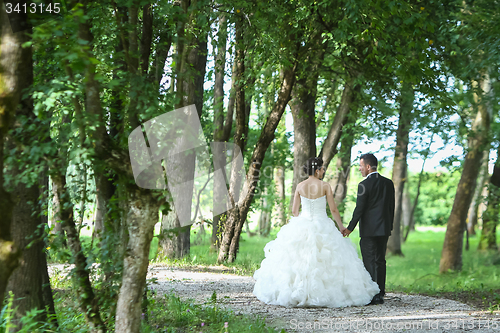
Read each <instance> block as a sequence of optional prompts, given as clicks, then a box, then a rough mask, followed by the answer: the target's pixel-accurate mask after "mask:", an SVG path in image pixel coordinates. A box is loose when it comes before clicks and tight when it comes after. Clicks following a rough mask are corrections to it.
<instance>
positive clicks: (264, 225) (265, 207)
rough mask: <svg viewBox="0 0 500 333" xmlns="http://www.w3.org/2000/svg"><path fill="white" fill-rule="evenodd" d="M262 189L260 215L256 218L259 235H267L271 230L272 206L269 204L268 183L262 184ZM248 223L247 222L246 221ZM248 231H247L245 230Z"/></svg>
mask: <svg viewBox="0 0 500 333" xmlns="http://www.w3.org/2000/svg"><path fill="white" fill-rule="evenodd" d="M263 188H264V189H263V191H262V206H261V210H260V216H259V220H258V229H259V235H261V236H268V235H269V232H270V231H271V212H270V210H271V209H272V207H274V206H271V207H270V205H269V199H268V196H269V192H268V190H267V189H268V185H267V184H266V185H264V186H263ZM246 225H248V222H247V223H246ZM247 233H248V231H247Z"/></svg>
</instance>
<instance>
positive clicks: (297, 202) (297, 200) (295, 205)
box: [292, 186, 300, 217]
mask: <svg viewBox="0 0 500 333" xmlns="http://www.w3.org/2000/svg"><path fill="white" fill-rule="evenodd" d="M299 210H300V195H299V186H297V188H296V189H295V195H294V196H293V207H292V215H293V216H295V217H297V216H299Z"/></svg>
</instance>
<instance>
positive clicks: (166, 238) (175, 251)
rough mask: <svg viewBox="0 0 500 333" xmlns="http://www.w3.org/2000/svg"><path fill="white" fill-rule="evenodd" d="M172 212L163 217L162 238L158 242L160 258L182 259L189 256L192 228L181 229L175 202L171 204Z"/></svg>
mask: <svg viewBox="0 0 500 333" xmlns="http://www.w3.org/2000/svg"><path fill="white" fill-rule="evenodd" d="M169 204H170V207H171V209H172V210H171V211H170V212H168V214H166V215H163V216H162V220H161V230H162V231H161V235H162V236H161V237H160V241H159V242H158V254H157V256H158V257H159V258H171V259H180V258H183V257H185V256H187V255H189V249H190V230H191V228H190V226H186V227H181V224H180V222H179V219H178V218H177V213H176V211H175V206H174V204H173V201H170V202H169Z"/></svg>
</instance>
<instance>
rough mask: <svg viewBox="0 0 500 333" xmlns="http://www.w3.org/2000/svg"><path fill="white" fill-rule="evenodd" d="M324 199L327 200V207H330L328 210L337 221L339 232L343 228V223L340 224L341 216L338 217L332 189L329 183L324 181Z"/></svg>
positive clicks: (338, 213)
mask: <svg viewBox="0 0 500 333" xmlns="http://www.w3.org/2000/svg"><path fill="white" fill-rule="evenodd" d="M326 201H328V207H330V212H331V213H332V216H333V219H334V220H335V222H337V225H338V226H339V230H340V232H342V231H343V230H345V227H344V224H342V218H341V217H340V212H339V210H338V209H337V205H336V204H335V200H333V191H332V188H331V186H330V184H328V183H326Z"/></svg>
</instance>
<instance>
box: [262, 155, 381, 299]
mask: <svg viewBox="0 0 500 333" xmlns="http://www.w3.org/2000/svg"><path fill="white" fill-rule="evenodd" d="M304 171H305V172H306V174H308V175H309V178H308V179H306V180H305V181H303V182H301V183H300V184H298V185H297V189H296V191H295V196H294V201H293V209H292V214H293V215H294V217H292V218H291V219H290V222H289V223H288V224H287V225H285V226H283V227H282V228H281V230H280V231H279V232H278V235H277V238H276V239H275V240H274V241H271V242H269V243H268V244H267V245H266V246H265V248H264V252H265V256H266V258H265V259H264V260H263V261H262V263H261V266H260V269H258V270H257V271H255V274H254V276H253V277H254V279H255V281H256V282H255V286H254V290H253V293H254V295H255V296H257V298H258V299H259V300H261V301H262V302H264V303H267V304H274V305H282V306H287V307H344V306H352V305H366V304H368V303H370V301H371V300H372V298H373V296H374V295H376V294H377V293H378V292H379V288H378V285H377V284H376V283H375V282H374V281H372V279H371V277H370V274H369V273H368V272H367V271H366V270H365V267H364V266H363V263H362V261H361V260H360V259H359V258H358V254H357V252H356V249H355V248H354V246H353V244H352V242H351V241H350V240H349V239H348V238H344V237H343V236H342V234H341V232H342V231H343V230H344V229H345V227H344V226H343V224H342V220H341V217H340V213H339V211H338V209H337V207H336V205H335V202H334V200H333V192H332V189H331V187H330V184H328V183H327V182H324V181H322V180H321V179H322V178H323V175H324V173H325V169H324V168H323V160H322V159H321V158H317V157H313V158H310V159H309V160H307V162H306V164H305V165H304ZM327 202H328V206H329V208H330V212H331V213H332V216H333V218H334V219H335V221H336V222H337V225H338V228H339V229H338V230H337V228H336V227H335V225H334V223H333V221H332V220H331V219H330V218H329V217H328V216H327V214H326V203H327ZM301 205H302V211H301V213H300V215H299V207H300V206H301ZM339 230H340V231H339Z"/></svg>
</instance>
